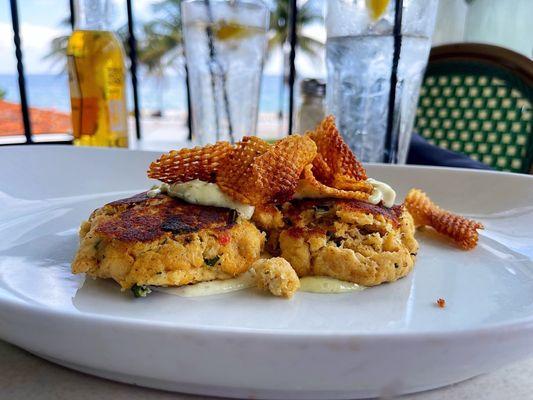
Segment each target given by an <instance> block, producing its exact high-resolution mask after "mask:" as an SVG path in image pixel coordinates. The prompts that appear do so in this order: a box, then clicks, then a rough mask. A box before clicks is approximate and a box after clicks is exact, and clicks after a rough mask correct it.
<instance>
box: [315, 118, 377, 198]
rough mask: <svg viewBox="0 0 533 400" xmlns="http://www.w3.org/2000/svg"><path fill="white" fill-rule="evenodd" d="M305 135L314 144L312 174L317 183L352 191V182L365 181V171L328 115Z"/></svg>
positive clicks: (333, 120) (333, 119)
mask: <svg viewBox="0 0 533 400" xmlns="http://www.w3.org/2000/svg"><path fill="white" fill-rule="evenodd" d="M307 135H308V136H309V137H310V138H311V139H312V140H313V141H314V142H315V143H316V146H317V152H318V155H317V157H316V158H315V160H313V166H314V168H313V174H314V176H315V177H316V179H317V180H318V181H319V182H322V183H323V184H325V185H327V186H331V187H334V188H337V189H346V190H352V188H351V185H352V182H353V181H360V180H365V179H366V178H367V177H366V171H365V169H364V168H363V166H362V165H361V163H360V162H359V161H358V160H357V158H355V155H354V154H353V153H352V151H351V150H350V148H349V147H348V145H347V144H346V143H345V142H344V140H343V139H342V136H341V135H340V133H339V131H338V130H337V127H336V126H335V118H334V117H333V116H332V115H330V116H328V117H326V118H324V120H322V122H321V123H320V124H319V125H318V126H317V128H316V130H315V131H314V132H308V133H307Z"/></svg>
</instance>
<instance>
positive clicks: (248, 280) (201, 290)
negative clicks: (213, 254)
mask: <svg viewBox="0 0 533 400" xmlns="http://www.w3.org/2000/svg"><path fill="white" fill-rule="evenodd" d="M254 286H255V279H254V275H253V273H252V272H251V271H247V272H245V273H244V274H242V275H240V276H238V277H236V278H232V279H225V280H220V279H217V280H214V281H209V282H200V283H195V284H192V285H185V286H180V287H162V286H152V288H153V289H154V290H156V291H158V292H163V293H167V294H172V295H174V296H180V297H200V296H212V295H215V294H223V293H230V292H236V291H237V290H243V289H247V288H250V287H254Z"/></svg>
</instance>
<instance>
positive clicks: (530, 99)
mask: <svg viewBox="0 0 533 400" xmlns="http://www.w3.org/2000/svg"><path fill="white" fill-rule="evenodd" d="M532 106H533V61H532V60H531V59H529V58H527V57H525V56H522V55H520V54H518V53H515V52H514V51H511V50H507V49H504V48H501V47H497V46H491V45H485V44H477V43H461V44H453V45H445V46H438V47H434V48H433V49H432V50H431V54H430V57H429V63H428V68H427V71H426V74H425V77H424V82H423V84H422V88H421V90H420V100H419V104H418V110H417V118H416V130H417V131H418V133H419V134H420V135H422V136H423V137H424V138H425V139H427V140H428V141H429V142H430V143H432V144H435V145H437V146H439V147H442V148H445V149H449V150H454V151H457V152H461V153H465V154H467V155H469V156H470V157H472V158H473V159H475V160H478V161H481V162H483V163H485V164H488V165H490V166H492V167H494V168H496V169H498V170H501V171H512V172H522V173H528V172H533V169H532V168H533V165H532V164H533V131H532V129H533V128H532V126H533V123H532V118H533V111H532Z"/></svg>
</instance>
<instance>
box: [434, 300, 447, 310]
mask: <svg viewBox="0 0 533 400" xmlns="http://www.w3.org/2000/svg"><path fill="white" fill-rule="evenodd" d="M436 303H437V306H438V307H439V308H444V307H446V300H444V299H442V298H440V299H438V300H437V302H436Z"/></svg>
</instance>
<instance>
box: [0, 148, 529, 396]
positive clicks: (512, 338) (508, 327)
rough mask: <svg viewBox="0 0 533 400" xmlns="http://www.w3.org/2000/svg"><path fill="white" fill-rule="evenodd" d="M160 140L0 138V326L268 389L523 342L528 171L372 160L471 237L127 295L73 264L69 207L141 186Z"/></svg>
mask: <svg viewBox="0 0 533 400" xmlns="http://www.w3.org/2000/svg"><path fill="white" fill-rule="evenodd" d="M157 155H158V154H157V153H148V152H127V151H121V150H106V149H88V148H71V147H61V146H38V147H37V146H31V147H9V148H2V149H0V171H1V175H0V338H2V339H4V340H7V341H9V342H11V343H14V344H16V345H18V346H21V347H23V348H25V349H27V350H29V351H31V352H33V353H35V354H38V355H40V356H42V357H44V358H47V359H50V360H52V361H54V362H57V363H59V364H63V365H66V366H69V367H71V368H74V369H78V370H81V371H85V372H88V373H90V374H94V375H98V376H102V377H106V378H110V379H116V380H120V381H123V382H129V383H135V384H138V385H145V386H151V387H156V388H162V389H169V390H176V391H183V392H190V393H199V394H209V395H219V396H233V397H249V398H278V399H285V398H292V399H298V398H301V399H336V398H338V399H341V398H360V397H369V396H378V395H383V394H399V393H408V392H415V391H420V390H425V389H431V388H435V387H439V386H442V385H447V384H450V383H453V382H457V381H461V380H464V379H467V378H470V377H472V376H475V375H478V374H481V373H484V372H488V371H490V370H493V369H496V368H498V367H500V366H502V365H504V364H506V363H509V362H512V361H515V360H518V359H520V358H523V357H526V356H528V355H530V354H531V353H533V261H532V260H533V239H532V238H533V177H531V176H523V175H513V174H504V173H492V172H479V171H468V170H450V169H442V168H421V167H409V166H400V167H394V166H383V165H372V166H369V167H368V173H369V175H371V176H373V177H375V178H378V179H382V180H385V181H387V182H390V183H391V184H392V185H393V186H394V187H396V188H397V189H398V193H399V196H400V198H402V197H403V196H404V195H405V193H406V191H407V190H408V189H409V188H411V187H413V186H417V187H421V188H423V189H425V190H426V191H427V192H428V193H429V194H430V195H431V197H432V198H433V199H435V200H436V201H438V203H440V204H441V205H442V206H443V207H447V208H450V209H452V210H455V211H457V212H460V213H464V214H467V215H470V216H473V217H475V218H477V219H479V220H481V221H482V222H483V223H484V224H485V226H486V230H485V231H483V233H482V235H481V240H480V243H479V246H478V247H477V248H476V249H475V250H473V251H469V252H465V251H461V250H458V249H457V248H456V247H454V246H453V245H451V244H450V243H449V242H447V241H443V240H441V239H440V238H439V237H437V236H435V235H431V234H428V233H421V234H419V235H418V238H419V240H420V245H421V250H420V252H419V257H418V261H417V265H416V268H415V271H414V273H412V274H411V275H410V276H408V277H407V278H405V279H402V280H400V281H399V282H396V283H394V284H390V285H382V286H379V287H376V288H372V289H368V290H365V291H362V292H355V293H346V294H338V295H321V294H312V293H298V294H297V295H296V296H295V298H293V299H292V300H290V301H287V300H282V299H278V298H274V297H271V296H267V295H263V294H261V293H259V292H257V291H256V290H255V289H249V290H245V291H241V292H236V293H232V294H225V295H217V296H211V297H202V298H179V297H175V296H171V295H168V294H164V293H154V294H152V295H150V296H149V297H147V298H145V299H134V298H132V296H131V295H130V293H128V292H126V293H121V292H120V291H119V290H118V287H117V285H115V284H113V283H112V282H106V281H93V280H90V279H85V277H84V276H73V275H71V274H70V272H69V267H70V266H69V263H70V261H71V259H72V256H73V254H74V252H75V251H76V246H77V229H78V225H79V223H80V221H81V220H82V219H84V218H86V217H87V216H88V215H89V213H90V212H91V211H92V210H93V209H95V208H97V207H99V206H101V205H102V204H104V203H106V202H108V201H111V200H114V199H117V198H121V197H125V196H127V195H130V194H133V193H136V192H139V191H142V190H144V189H146V188H147V187H148V186H149V184H150V182H149V181H148V180H147V179H146V178H145V170H146V168H147V166H148V164H149V162H150V161H151V160H153V159H154V158H156V156H157ZM440 297H442V298H444V299H446V303H447V306H446V308H445V309H440V308H438V307H436V306H435V301H436V300H437V299H438V298H440Z"/></svg>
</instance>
